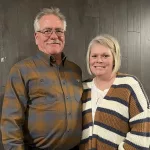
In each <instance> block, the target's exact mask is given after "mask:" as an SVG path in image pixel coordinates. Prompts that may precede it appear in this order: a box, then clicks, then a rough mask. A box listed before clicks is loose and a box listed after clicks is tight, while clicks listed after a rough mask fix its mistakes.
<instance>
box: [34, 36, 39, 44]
mask: <svg viewBox="0 0 150 150" xmlns="http://www.w3.org/2000/svg"><path fill="white" fill-rule="evenodd" d="M34 38H35V43H36V45H37V44H38V35H37V33H34Z"/></svg>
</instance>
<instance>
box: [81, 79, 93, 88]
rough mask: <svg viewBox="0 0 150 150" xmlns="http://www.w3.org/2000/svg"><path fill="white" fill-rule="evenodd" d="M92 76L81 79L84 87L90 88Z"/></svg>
mask: <svg viewBox="0 0 150 150" xmlns="http://www.w3.org/2000/svg"><path fill="white" fill-rule="evenodd" d="M92 82H93V78H88V79H85V80H83V81H82V84H83V88H84V89H91V87H92Z"/></svg>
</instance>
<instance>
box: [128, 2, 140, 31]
mask: <svg viewBox="0 0 150 150" xmlns="http://www.w3.org/2000/svg"><path fill="white" fill-rule="evenodd" d="M127 4H128V8H127V9H128V31H132V32H141V0H128V3H127Z"/></svg>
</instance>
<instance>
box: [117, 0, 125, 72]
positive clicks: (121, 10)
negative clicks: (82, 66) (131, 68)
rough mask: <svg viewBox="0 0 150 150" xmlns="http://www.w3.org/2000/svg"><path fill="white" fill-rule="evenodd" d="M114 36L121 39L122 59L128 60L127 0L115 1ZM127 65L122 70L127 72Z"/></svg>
mask: <svg viewBox="0 0 150 150" xmlns="http://www.w3.org/2000/svg"><path fill="white" fill-rule="evenodd" d="M114 36H115V37H116V38H117V40H118V41H119V44H120V48H121V55H122V60H127V0H115V1H114ZM123 63H124V62H122V64H123ZM125 66H126V65H122V66H121V71H122V72H126V68H123V67H125Z"/></svg>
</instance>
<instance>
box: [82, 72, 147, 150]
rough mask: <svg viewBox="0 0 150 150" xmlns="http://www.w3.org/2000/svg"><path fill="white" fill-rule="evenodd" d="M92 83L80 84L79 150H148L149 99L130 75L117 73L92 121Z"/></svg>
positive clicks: (89, 81)
mask: <svg viewBox="0 0 150 150" xmlns="http://www.w3.org/2000/svg"><path fill="white" fill-rule="evenodd" d="M92 80H93V79H89V80H86V81H85V82H83V87H84V92H83V96H82V106H83V131H82V140H81V144H80V150H150V148H149V147H150V109H149V105H150V103H149V100H148V98H147V96H146V94H145V92H144V89H143V88H142V85H141V83H140V82H139V81H138V79H137V78H136V77H134V76H131V75H127V74H122V73H118V74H117V76H116V79H115V81H114V83H113V85H112V86H111V88H110V89H109V91H108V93H107V94H106V96H105V97H104V99H103V101H102V103H101V104H100V105H98V107H97V110H96V113H95V120H94V123H93V121H92V108H91V85H92Z"/></svg>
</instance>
